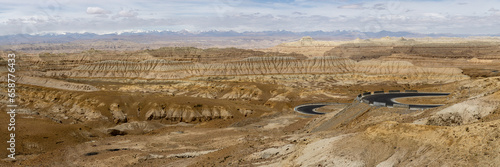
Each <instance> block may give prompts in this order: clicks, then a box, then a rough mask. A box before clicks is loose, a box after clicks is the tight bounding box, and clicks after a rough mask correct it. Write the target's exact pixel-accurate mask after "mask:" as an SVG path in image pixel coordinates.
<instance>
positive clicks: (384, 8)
mask: <svg viewBox="0 0 500 167" xmlns="http://www.w3.org/2000/svg"><path fill="white" fill-rule="evenodd" d="M372 9H376V10H386V9H387V5H386V4H383V3H377V4H375V5H373V7H372Z"/></svg>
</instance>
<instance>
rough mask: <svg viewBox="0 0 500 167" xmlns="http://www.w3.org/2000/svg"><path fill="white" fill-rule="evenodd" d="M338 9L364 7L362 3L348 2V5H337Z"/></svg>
mask: <svg viewBox="0 0 500 167" xmlns="http://www.w3.org/2000/svg"><path fill="white" fill-rule="evenodd" d="M338 8H339V9H366V8H365V7H363V4H350V5H342V6H339V7H338Z"/></svg>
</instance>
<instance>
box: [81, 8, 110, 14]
mask: <svg viewBox="0 0 500 167" xmlns="http://www.w3.org/2000/svg"><path fill="white" fill-rule="evenodd" d="M110 13H111V12H110V11H107V10H104V9H103V8H100V7H88V8H87V14H91V15H106V14H110Z"/></svg>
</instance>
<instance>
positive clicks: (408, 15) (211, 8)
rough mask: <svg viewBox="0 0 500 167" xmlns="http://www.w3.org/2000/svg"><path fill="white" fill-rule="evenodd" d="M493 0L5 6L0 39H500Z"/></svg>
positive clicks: (189, 0)
mask: <svg viewBox="0 0 500 167" xmlns="http://www.w3.org/2000/svg"><path fill="white" fill-rule="evenodd" d="M499 27H500V1H495V0H477V1H465V0H427V1H413V0H396V1H381V0H374V1H365V0H331V1H327V0H310V1H308V0H276V1H265V0H251V1H245V0H213V1H208V0H169V1H161V0H144V1H133V0H107V1H104V0H100V1H92V0H90V1H89V0H27V1H23V2H21V1H7V0H1V1H0V29H1V30H2V31H0V35H9V34H20V33H27V34H43V33H64V32H93V33H100V34H104V33H114V32H127V31H144V30H170V31H179V30H189V31H209V30H225V31H229V30H234V31H238V32H242V31H273V30H289V31H317V30H322V31H335V30H357V31H364V32H378V31H382V30H388V31H410V32H417V33H456V34H499V33H500V28H499Z"/></svg>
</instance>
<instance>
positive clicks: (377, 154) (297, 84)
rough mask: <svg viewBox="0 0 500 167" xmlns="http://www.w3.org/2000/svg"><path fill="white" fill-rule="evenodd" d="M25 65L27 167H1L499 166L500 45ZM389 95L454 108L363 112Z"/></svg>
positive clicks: (311, 45) (452, 43)
mask: <svg viewBox="0 0 500 167" xmlns="http://www.w3.org/2000/svg"><path fill="white" fill-rule="evenodd" d="M9 53H12V51H9V52H7V51H3V52H1V53H0V57H1V59H0V62H1V64H2V66H1V67H0V72H1V73H2V75H1V76H0V77H2V80H1V81H2V83H1V84H2V85H3V87H7V83H6V82H5V81H6V80H7V78H6V77H7V68H6V67H7V65H6V64H7V61H6V60H7V59H8V58H7V55H8V54H9ZM14 53H15V54H16V55H18V59H17V63H16V65H17V68H18V69H17V71H16V75H17V80H16V93H17V96H18V97H17V98H16V100H17V102H18V108H17V116H16V120H17V121H16V123H17V125H16V141H17V142H16V160H15V161H12V160H10V158H4V159H3V160H2V161H1V162H0V166H500V137H499V136H500V73H499V71H500V40H499V39H497V38H467V39H462V38H437V39H434V38H422V39H405V38H391V37H386V38H382V39H364V40H361V39H357V40H354V41H340V42H330V41H315V40H314V39H312V38H310V37H304V38H302V39H300V40H299V41H297V42H292V43H283V44H280V45H277V46H275V47H272V48H268V49H262V50H247V49H237V48H225V49H217V48H210V49H198V48H192V47H177V48H175V47H164V48H159V49H146V50H137V51H102V50H94V49H90V50H87V51H83V52H71V53H56V52H54V53H23V52H16V51H14ZM380 90H383V91H386V92H387V91H389V90H418V91H420V92H447V93H450V95H449V96H446V97H439V98H424V97H415V98H405V99H398V101H399V102H402V103H407V104H412V103H416V104H444V105H443V106H441V107H437V108H431V109H426V110H409V109H405V108H387V107H375V106H370V105H368V104H365V103H360V102H359V101H356V100H354V99H356V97H357V96H358V94H360V93H363V92H372V91H380ZM0 98H1V99H0V100H1V101H0V103H2V105H1V107H0V108H1V109H2V110H3V111H6V110H7V107H6V106H7V104H8V96H7V90H6V89H1V94H0ZM321 102H328V103H332V104H334V105H329V106H325V107H322V108H319V109H317V111H319V112H324V113H326V114H324V115H305V114H301V113H297V112H295V111H294V107H295V106H298V105H301V104H305V103H321ZM8 121H9V120H8V118H7V117H6V116H2V117H0V122H2V124H3V125H7V124H8ZM0 132H1V133H0V135H1V137H2V139H4V141H7V140H8V138H7V137H8V132H7V131H5V130H2V131H0ZM3 146H4V147H8V145H7V144H3ZM0 154H1V155H2V156H3V157H7V152H6V151H2V152H0Z"/></svg>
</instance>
